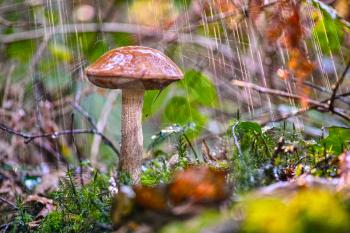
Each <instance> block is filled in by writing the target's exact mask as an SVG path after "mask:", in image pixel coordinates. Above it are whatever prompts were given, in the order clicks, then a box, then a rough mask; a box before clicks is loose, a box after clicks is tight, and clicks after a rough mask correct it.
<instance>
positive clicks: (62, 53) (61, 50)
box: [49, 43, 73, 62]
mask: <svg viewBox="0 0 350 233" xmlns="http://www.w3.org/2000/svg"><path fill="white" fill-rule="evenodd" d="M49 50H50V52H51V54H52V55H53V56H54V57H55V58H56V59H58V60H61V61H63V62H71V61H72V60H73V54H72V50H71V49H69V48H68V47H67V46H66V45H64V44H58V43H51V44H50V45H49Z"/></svg>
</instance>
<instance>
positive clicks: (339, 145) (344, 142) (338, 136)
mask: <svg viewBox="0 0 350 233" xmlns="http://www.w3.org/2000/svg"><path fill="white" fill-rule="evenodd" d="M328 132H329V135H328V136H327V137H326V138H325V139H323V140H322V141H321V144H322V145H325V146H326V148H327V149H328V150H332V151H333V152H334V153H335V154H336V155H339V154H341V153H342V152H343V150H345V149H346V148H347V147H348V145H349V141H350V128H343V127H330V128H328Z"/></svg>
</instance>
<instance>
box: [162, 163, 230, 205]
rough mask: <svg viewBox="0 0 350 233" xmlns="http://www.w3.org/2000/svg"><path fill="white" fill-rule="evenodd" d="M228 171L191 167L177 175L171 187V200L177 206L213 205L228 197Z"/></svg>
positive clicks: (206, 167)
mask: <svg viewBox="0 0 350 233" xmlns="http://www.w3.org/2000/svg"><path fill="white" fill-rule="evenodd" d="M226 174H227V172H226V171H223V170H218V169H214V168H211V167H208V166H198V167H190V168H188V169H186V170H184V171H180V172H178V173H177V174H175V176H174V179H173V181H172V183H171V184H170V186H169V198H170V200H171V202H172V203H174V204H175V205H177V204H180V203H182V202H185V201H189V202H193V203H213V202H217V201H222V200H225V199H226V198H227V196H228V185H227V183H226Z"/></svg>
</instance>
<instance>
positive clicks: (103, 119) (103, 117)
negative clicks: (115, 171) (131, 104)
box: [90, 91, 119, 165]
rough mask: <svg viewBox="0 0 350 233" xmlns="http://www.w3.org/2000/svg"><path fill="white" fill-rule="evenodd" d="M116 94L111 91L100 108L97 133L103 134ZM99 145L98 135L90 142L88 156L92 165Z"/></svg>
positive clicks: (99, 138)
mask: <svg viewBox="0 0 350 233" xmlns="http://www.w3.org/2000/svg"><path fill="white" fill-rule="evenodd" d="M118 94H119V93H118V92H117V91H111V92H110V93H109V94H108V96H107V99H106V103H105V105H104V106H103V108H102V111H101V114H100V117H99V120H98V122H97V125H96V130H97V131H99V132H103V131H104V129H105V127H106V125H107V121H108V117H109V115H110V113H111V111H112V109H113V104H114V102H115V101H116V99H117V97H118ZM100 143H101V137H100V136H98V135H95V136H94V139H93V140H92V143H91V155H90V160H91V163H92V164H93V165H95V163H96V159H97V155H98V152H99V148H100Z"/></svg>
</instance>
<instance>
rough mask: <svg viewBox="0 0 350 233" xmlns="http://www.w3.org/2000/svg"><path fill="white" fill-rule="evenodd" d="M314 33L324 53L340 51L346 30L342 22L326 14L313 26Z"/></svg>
mask: <svg viewBox="0 0 350 233" xmlns="http://www.w3.org/2000/svg"><path fill="white" fill-rule="evenodd" d="M312 35H313V37H314V39H315V41H316V42H318V43H319V45H320V48H321V50H322V53H325V54H330V53H331V52H336V53H338V52H339V50H340V48H341V45H342V43H343V39H344V32H343V28H342V25H341V23H340V22H338V21H337V20H334V19H332V18H331V17H330V16H329V15H328V14H324V15H323V17H322V19H320V20H319V21H318V22H317V24H316V26H315V27H314V28H313V31H312Z"/></svg>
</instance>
